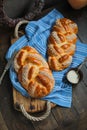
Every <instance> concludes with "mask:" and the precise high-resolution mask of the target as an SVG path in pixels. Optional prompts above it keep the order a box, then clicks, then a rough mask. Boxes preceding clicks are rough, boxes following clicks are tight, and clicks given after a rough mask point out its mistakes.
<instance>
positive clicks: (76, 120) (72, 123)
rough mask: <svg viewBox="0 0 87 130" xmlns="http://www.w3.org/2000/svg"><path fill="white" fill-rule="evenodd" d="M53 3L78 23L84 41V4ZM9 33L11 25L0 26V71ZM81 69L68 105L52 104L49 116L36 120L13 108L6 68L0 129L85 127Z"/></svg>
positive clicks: (86, 86)
mask: <svg viewBox="0 0 87 130" xmlns="http://www.w3.org/2000/svg"><path fill="white" fill-rule="evenodd" d="M51 6H52V5H51ZM55 7H56V9H58V10H59V11H61V13H62V14H63V15H64V16H65V17H67V18H69V19H71V20H74V21H75V22H76V23H77V24H78V27H79V33H78V37H79V39H80V40H81V41H82V42H84V43H86V44H87V7H85V8H83V9H81V10H74V9H72V8H71V7H70V6H69V5H68V3H67V2H64V3H62V2H59V3H58V4H57V5H56V6H55ZM53 8H54V7H53ZM50 9H51V8H48V7H47V10H46V11H45V13H44V14H46V13H47V12H49V11H50ZM44 14H43V15H44ZM41 16H42V15H41ZM11 34H12V29H9V28H6V27H2V26H0V75H1V74H2V72H3V70H4V67H5V64H6V60H5V54H6V52H7V50H8V48H9V47H10V44H11V43H10V36H11ZM82 71H83V74H84V75H83V79H82V81H81V82H80V83H79V84H78V85H77V86H75V87H74V88H73V101H72V107H71V108H63V107H60V106H56V107H55V108H53V109H52V111H51V114H50V115H49V117H47V118H46V119H45V120H43V121H40V122H31V121H29V120H27V119H26V118H25V117H24V116H23V115H22V114H21V112H18V111H16V110H15V109H14V107H13V96H12V85H11V82H10V79H9V74H8V72H7V73H6V75H5V77H4V80H3V82H2V84H1V85H0V130H87V66H86V65H84V66H83V67H82Z"/></svg>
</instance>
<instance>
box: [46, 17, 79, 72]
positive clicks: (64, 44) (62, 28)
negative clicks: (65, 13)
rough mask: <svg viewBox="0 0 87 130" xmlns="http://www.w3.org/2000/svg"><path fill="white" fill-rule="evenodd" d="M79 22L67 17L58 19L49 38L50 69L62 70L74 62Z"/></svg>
mask: <svg viewBox="0 0 87 130" xmlns="http://www.w3.org/2000/svg"><path fill="white" fill-rule="evenodd" d="M77 32H78V27H77V24H76V23H74V22H73V21H71V20H69V19H67V18H61V19H58V20H56V23H55V25H54V26H53V28H52V32H51V34H50V36H49V38H48V64H49V67H50V69H52V70H55V71H60V70H63V69H65V68H67V67H68V66H69V65H70V64H71V63H72V56H73V54H74V53H75V50H76V41H77V35H76V34H77Z"/></svg>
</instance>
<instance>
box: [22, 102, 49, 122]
mask: <svg viewBox="0 0 87 130" xmlns="http://www.w3.org/2000/svg"><path fill="white" fill-rule="evenodd" d="M20 110H21V112H22V113H23V115H24V116H25V117H26V118H27V119H29V120H31V121H41V120H44V119H46V118H47V117H48V116H49V114H50V112H51V103H50V102H49V101H47V108H46V111H45V113H44V114H43V115H42V116H39V117H35V116H32V115H30V114H29V113H28V112H26V110H25V108H24V106H23V104H20Z"/></svg>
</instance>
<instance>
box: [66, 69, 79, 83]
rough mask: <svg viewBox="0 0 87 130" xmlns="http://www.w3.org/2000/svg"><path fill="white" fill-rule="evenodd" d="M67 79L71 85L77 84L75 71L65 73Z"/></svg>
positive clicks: (77, 77)
mask: <svg viewBox="0 0 87 130" xmlns="http://www.w3.org/2000/svg"><path fill="white" fill-rule="evenodd" d="M67 79H68V81H69V82H71V83H78V81H79V75H78V73H77V72H76V71H75V70H71V71H69V72H68V73H67Z"/></svg>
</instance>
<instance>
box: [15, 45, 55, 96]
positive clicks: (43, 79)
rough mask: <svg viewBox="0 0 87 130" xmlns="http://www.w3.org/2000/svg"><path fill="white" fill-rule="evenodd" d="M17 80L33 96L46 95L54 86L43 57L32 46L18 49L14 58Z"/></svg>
mask: <svg viewBox="0 0 87 130" xmlns="http://www.w3.org/2000/svg"><path fill="white" fill-rule="evenodd" d="M14 69H15V71H16V73H17V74H18V80H19V82H20V83H21V85H22V86H23V87H24V88H25V89H26V90H27V91H28V93H29V95H30V96H31V97H34V98H41V97H43V96H46V95H48V94H49V93H50V92H51V91H52V89H53V87H54V78H53V76H52V73H51V71H50V69H49V66H48V64H47V62H46V61H45V59H44V58H43V57H42V56H41V55H40V54H39V53H38V52H37V51H36V50H35V49H34V48H32V47H30V46H26V47H23V48H22V49H20V50H19V51H18V53H17V55H16V56H15V58H14Z"/></svg>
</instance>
